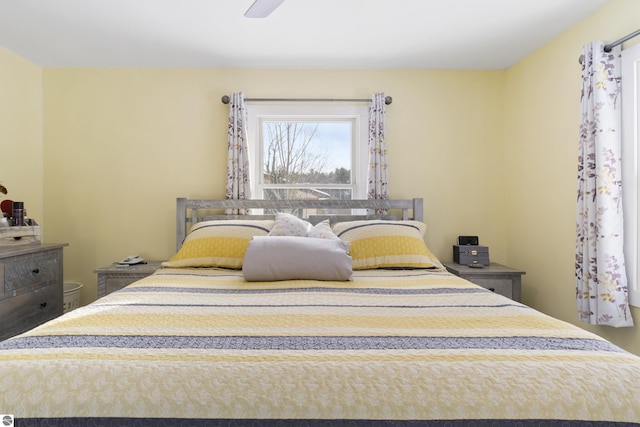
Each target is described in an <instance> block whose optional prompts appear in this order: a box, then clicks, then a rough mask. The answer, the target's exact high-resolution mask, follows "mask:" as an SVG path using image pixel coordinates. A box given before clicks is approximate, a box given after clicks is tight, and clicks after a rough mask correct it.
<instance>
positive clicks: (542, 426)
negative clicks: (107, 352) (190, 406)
mask: <svg viewBox="0 0 640 427" xmlns="http://www.w3.org/2000/svg"><path fill="white" fill-rule="evenodd" d="M15 421H16V427H22V426H24V427H96V426H102V427H122V426H127V427H205V426H206V427H585V426H588V427H632V426H636V427H637V426H638V425H640V424H638V423H626V422H609V421H585V420H547V419H535V420H487V419H478V420H334V419H331V420H324V419H308V420H301V419H267V420H256V419H201V418H188V419H185V418H183V419H180V418H26V419H25V418H23V419H20V418H16V419H15Z"/></svg>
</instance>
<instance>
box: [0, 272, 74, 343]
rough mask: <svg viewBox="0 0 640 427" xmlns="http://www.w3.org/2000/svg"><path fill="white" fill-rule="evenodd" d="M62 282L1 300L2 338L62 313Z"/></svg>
mask: <svg viewBox="0 0 640 427" xmlns="http://www.w3.org/2000/svg"><path fill="white" fill-rule="evenodd" d="M60 287H61V284H59V283H57V282H53V284H51V285H49V286H45V287H44V288H40V289H37V290H35V291H33V292H31V293H28V294H22V295H18V296H16V297H15V298H10V299H6V300H4V301H0V313H2V322H0V339H4V338H8V337H11V336H14V335H16V334H20V333H22V332H25V331H27V330H29V329H31V328H33V327H35V326H38V325H40V324H42V323H44V322H46V321H47V320H51V319H53V318H54V317H57V316H59V315H60V314H61V313H62V290H61V289H60Z"/></svg>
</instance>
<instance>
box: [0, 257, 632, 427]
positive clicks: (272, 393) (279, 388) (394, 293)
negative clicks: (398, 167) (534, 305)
mask: <svg viewBox="0 0 640 427" xmlns="http://www.w3.org/2000/svg"><path fill="white" fill-rule="evenodd" d="M0 413H1V414H11V415H12V416H13V417H15V423H16V424H15V425H16V426H23V425H24V426H31V425H37V426H47V425H56V426H80V425H118V426H122V425H144V426H164V425H185V426H187V425H188V426H200V425H201V426H244V425H250V426H256V427H258V426H274V427H275V426H326V427H329V426H352V427H359V426H419V425H429V426H583V425H587V423H590V424H588V425H590V426H612V425H618V426H627V425H639V423H640V358H638V357H636V356H633V355H631V354H629V353H627V352H625V351H622V350H621V349H620V348H618V347H616V346H614V345H613V344H611V343H609V342H607V341H605V340H603V339H601V338H599V337H597V336H595V335H593V334H590V333H588V332H585V331H584V330H582V329H580V328H577V327H574V326H572V325H569V324H567V323H564V322H561V321H558V320H555V319H553V318H551V317H548V316H546V315H543V314H541V313H539V312H537V311H535V310H533V309H531V308H529V307H527V306H525V305H522V304H520V303H517V302H514V301H511V300H509V299H507V298H504V297H502V296H500V295H496V294H494V293H492V292H490V291H487V290H485V289H483V288H480V287H478V286H476V285H474V284H472V283H470V282H467V281H465V280H462V279H460V278H457V277H455V276H453V275H450V274H448V273H442V272H440V273H431V272H428V271H426V270H406V271H375V270H365V271H358V272H355V274H354V279H353V281H349V282H319V281H285V282H270V283H267V282H252V283H248V282H245V281H244V280H243V279H242V274H241V272H235V271H229V270H216V269H162V270H159V271H158V272H156V273H155V274H154V275H152V276H149V277H147V278H145V279H143V280H140V281H138V282H136V283H134V284H132V285H130V286H128V287H126V288H124V289H123V290H121V291H118V292H115V293H112V294H110V295H108V296H106V297H104V298H102V299H100V300H98V301H96V302H95V303H93V304H91V305H89V306H86V307H82V308H79V309H76V310H74V311H71V312H69V313H67V314H65V315H63V316H61V317H59V318H57V319H55V320H53V321H51V322H49V323H47V324H44V325H42V326H40V327H38V328H36V329H34V330H32V331H30V332H28V333H26V334H23V335H20V336H17V337H14V338H12V339H9V340H6V341H4V342H2V343H0ZM303 420H304V421H303ZM427 421H428V422H427ZM4 425H8V424H4Z"/></svg>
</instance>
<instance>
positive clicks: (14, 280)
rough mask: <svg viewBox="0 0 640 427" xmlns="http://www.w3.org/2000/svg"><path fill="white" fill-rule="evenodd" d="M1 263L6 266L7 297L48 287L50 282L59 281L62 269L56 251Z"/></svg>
mask: <svg viewBox="0 0 640 427" xmlns="http://www.w3.org/2000/svg"><path fill="white" fill-rule="evenodd" d="M0 262H2V263H3V264H4V294H5V296H6V297H8V296H13V295H19V294H22V293H26V292H31V291H32V290H34V289H36V288H41V287H43V286H46V285H47V284H48V283H49V282H53V281H55V280H57V278H58V273H59V271H60V268H61V267H60V260H59V259H58V253H57V252H56V251H45V252H36V253H33V254H29V255H28V256H21V257H15V258H7V259H5V260H2V261H0ZM0 299H2V295H0Z"/></svg>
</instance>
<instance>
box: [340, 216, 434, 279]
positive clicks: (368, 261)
mask: <svg viewBox="0 0 640 427" xmlns="http://www.w3.org/2000/svg"><path fill="white" fill-rule="evenodd" d="M426 228H427V226H426V225H425V224H424V223H423V222H420V221H382V220H369V221H348V222H340V223H337V224H335V225H334V226H333V232H334V233H336V235H337V236H338V237H339V238H341V239H342V240H345V241H347V242H349V254H350V255H351V258H352V262H353V269H354V270H366V269H372V268H431V269H438V270H441V269H444V267H443V266H442V264H441V263H440V261H439V260H438V258H437V257H436V256H435V255H433V254H432V253H431V251H430V250H429V249H428V248H427V245H426V244H425V242H424V233H425V230H426Z"/></svg>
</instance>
